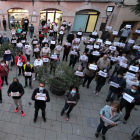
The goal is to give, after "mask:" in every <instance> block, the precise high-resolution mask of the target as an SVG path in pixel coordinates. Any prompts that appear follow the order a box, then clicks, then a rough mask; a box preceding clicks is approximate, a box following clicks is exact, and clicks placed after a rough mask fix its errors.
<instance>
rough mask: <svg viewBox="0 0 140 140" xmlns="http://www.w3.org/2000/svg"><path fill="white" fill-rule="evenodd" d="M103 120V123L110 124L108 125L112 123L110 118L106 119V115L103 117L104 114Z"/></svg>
mask: <svg viewBox="0 0 140 140" xmlns="http://www.w3.org/2000/svg"><path fill="white" fill-rule="evenodd" d="M103 121H104V122H105V123H107V124H110V125H112V124H114V122H113V121H112V120H110V119H108V118H106V117H104V116H103Z"/></svg>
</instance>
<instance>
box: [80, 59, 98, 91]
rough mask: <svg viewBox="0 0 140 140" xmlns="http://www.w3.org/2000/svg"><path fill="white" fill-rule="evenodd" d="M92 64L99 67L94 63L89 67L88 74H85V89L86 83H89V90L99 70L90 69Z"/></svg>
mask: <svg viewBox="0 0 140 140" xmlns="http://www.w3.org/2000/svg"><path fill="white" fill-rule="evenodd" d="M91 64H93V65H95V66H97V65H96V62H94V61H93V62H92V63H90V64H89V65H88V67H87V69H86V72H85V77H84V81H83V87H84V86H85V83H86V82H87V88H89V85H90V83H91V81H92V80H93V79H94V77H95V75H96V72H97V70H98V68H97V69H96V70H93V69H90V65H91Z"/></svg>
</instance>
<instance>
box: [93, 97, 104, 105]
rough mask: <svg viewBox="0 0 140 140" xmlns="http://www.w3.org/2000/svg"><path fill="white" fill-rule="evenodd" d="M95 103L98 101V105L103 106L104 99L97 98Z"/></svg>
mask: <svg viewBox="0 0 140 140" xmlns="http://www.w3.org/2000/svg"><path fill="white" fill-rule="evenodd" d="M95 101H96V103H101V104H103V103H104V99H103V98H101V97H95Z"/></svg>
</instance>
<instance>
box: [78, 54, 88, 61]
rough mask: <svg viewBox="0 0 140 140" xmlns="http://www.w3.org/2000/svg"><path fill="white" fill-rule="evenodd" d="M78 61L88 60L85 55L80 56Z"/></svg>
mask: <svg viewBox="0 0 140 140" xmlns="http://www.w3.org/2000/svg"><path fill="white" fill-rule="evenodd" d="M80 59H81V60H84V61H85V60H87V59H88V57H87V56H85V55H82V56H80Z"/></svg>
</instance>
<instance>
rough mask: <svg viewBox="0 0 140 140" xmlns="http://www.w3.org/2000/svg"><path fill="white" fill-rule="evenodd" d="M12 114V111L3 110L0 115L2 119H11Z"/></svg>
mask: <svg viewBox="0 0 140 140" xmlns="http://www.w3.org/2000/svg"><path fill="white" fill-rule="evenodd" d="M12 116H13V113H9V112H4V113H3V116H2V120H4V121H11V118H12Z"/></svg>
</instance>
